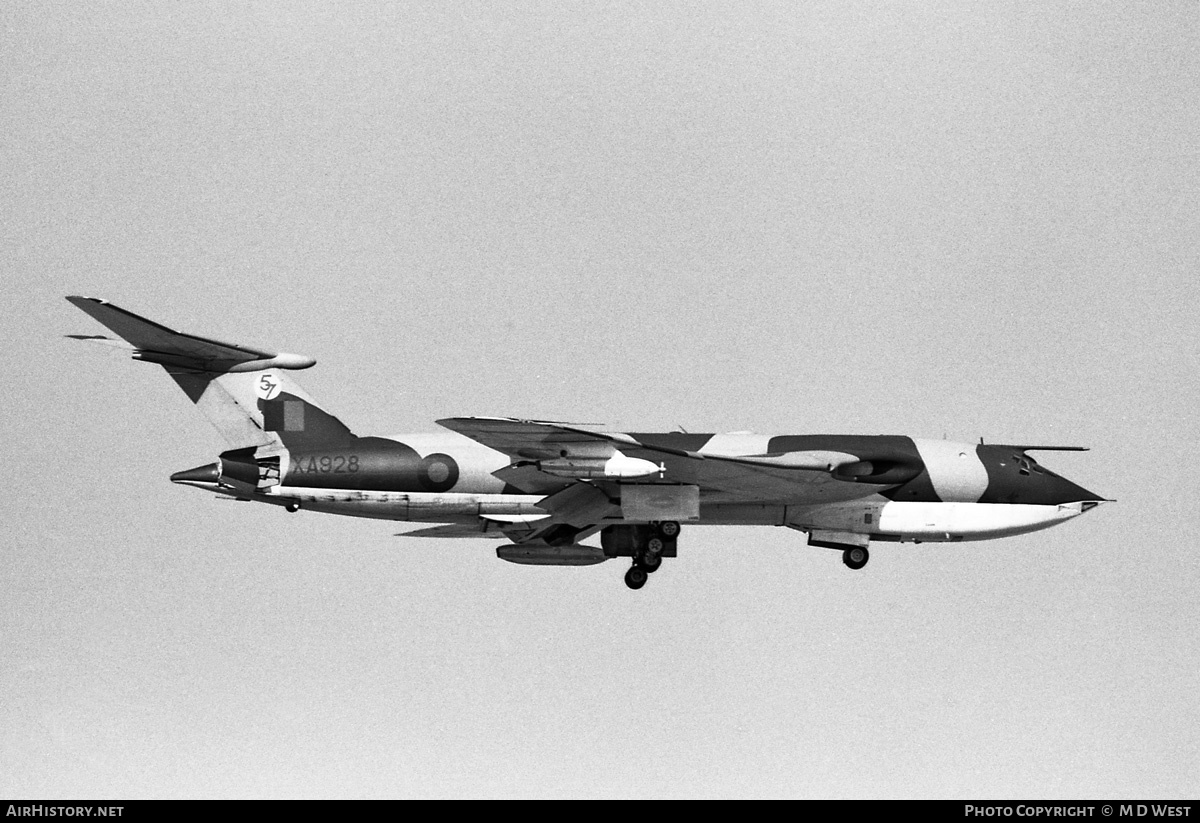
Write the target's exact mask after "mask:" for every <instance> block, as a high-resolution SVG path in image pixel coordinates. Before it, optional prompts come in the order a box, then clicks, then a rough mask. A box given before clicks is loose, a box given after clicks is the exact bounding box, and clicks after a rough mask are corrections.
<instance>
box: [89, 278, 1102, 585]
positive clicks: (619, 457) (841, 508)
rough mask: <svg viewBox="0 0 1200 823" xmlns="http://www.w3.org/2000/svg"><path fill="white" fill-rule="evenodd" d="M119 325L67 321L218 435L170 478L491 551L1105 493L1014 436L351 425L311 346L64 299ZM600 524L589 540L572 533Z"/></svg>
mask: <svg viewBox="0 0 1200 823" xmlns="http://www.w3.org/2000/svg"><path fill="white" fill-rule="evenodd" d="M67 300H69V301H70V302H71V303H73V304H74V305H75V306H77V307H79V308H80V309H82V310H83V311H85V312H87V313H88V314H90V315H91V316H92V317H93V318H95V319H96V320H98V321H99V322H100V323H102V324H103V325H105V326H107V327H108V328H109V329H110V330H111V331H112V332H114V333H115V334H116V335H117V338H119V339H114V338H110V337H106V336H102V335H69V336H70V337H72V338H75V339H80V340H90V341H95V342H99V343H104V344H108V345H113V346H118V347H121V348H125V349H128V350H130V351H132V353H133V358H134V359H135V360H141V361H144V362H148V363H157V364H159V365H161V366H162V367H163V368H165V369H166V371H167V374H169V375H170V376H171V379H172V380H174V381H175V382H176V384H178V386H179V387H180V388H181V389H183V391H184V393H185V394H186V395H187V396H188V398H190V399H191V401H192V402H193V403H195V404H196V406H197V407H199V409H200V410H201V411H202V412H203V413H204V414H205V415H206V416H207V417H208V419H209V421H210V422H212V424H213V425H214V426H215V427H216V428H217V430H218V431H219V432H220V433H221V434H222V435H223V436H224V438H225V439H226V440H227V441H228V443H229V446H230V448H229V449H228V450H227V451H224V452H222V453H221V455H220V456H219V457H218V459H217V460H216V462H212V463H207V464H205V465H202V466H199V467H197V468H194V469H188V470H186V471H180V472H176V473H175V474H173V475H171V480H172V481H174V482H176V483H181V484H184V485H188V486H194V487H196V488H200V489H204V490H206V491H209V492H214V493H216V494H218V495H224V496H226V497H230V498H236V499H239V500H252V501H257V502H260V503H270V504H273V505H276V506H281V507H283V508H286V509H287V510H288V511H290V512H296V511H300V510H304V511H310V512H325V513H328V514H342V515H350V516H352V517H372V518H378V519H382V520H400V521H411V522H416V523H420V524H424V526H423V527H422V528H418V529H417V530H415V531H411V532H407V533H406V535H407V536H412V537H428V538H439V537H440V538H463V537H482V538H493V539H501V540H503V541H504V543H503V545H501V546H499V547H498V548H497V549H496V554H497V556H499V557H500V558H501V559H502V560H507V561H509V562H512V563H523V564H529V565H557V566H587V565H593V564H596V563H603V562H604V561H606V560H610V559H613V558H621V557H624V558H629V559H630V561H631V565H630V567H629V569H628V571H627V572H626V573H625V583H626V585H628V586H629V587H630V588H631V589H640V588H641V587H642V586H644V585H645V583H646V580H647V577H648V575H650V574H651V573H653V572H655V571H657V570H658V569H659V568H660V566H661V564H662V561H663V558H667V557H675V556H676V554H677V551H676V550H677V543H678V539H679V534H680V530H681V527H682V525H683V524H725V525H755V526H787V527H789V528H792V529H797V530H799V531H802V532H807V534H808V545H810V546H819V547H823V548H827V549H834V550H837V551H840V552H841V553H842V561H843V562H844V563H845V564H846V565H847V566H848V567H850V568H851V569H861V568H862V567H863V566H865V565H866V564H867V559H868V545H869V544H870V542H871V541H873V540H874V541H884V542H901V543H903V542H913V543H920V542H957V541H965V540H988V539H991V538H997V537H1007V536H1009V535H1016V534H1023V533H1026V532H1032V531H1036V530H1038V529H1044V528H1047V527H1049V526H1053V525H1056V524H1058V523H1062V522H1064V521H1066V520H1070V519H1071V518H1073V517H1076V516H1078V515H1080V514H1082V513H1084V512H1086V511H1089V510H1090V509H1092V508H1094V507H1095V506H1097V505H1098V504H1100V503H1101V502H1105V501H1104V498H1102V497H1100V496H1099V495H1097V494H1094V493H1092V492H1090V491H1088V490H1087V489H1084V488H1081V487H1079V486H1077V485H1075V484H1074V483H1072V482H1070V481H1069V480H1066V479H1065V478H1063V477H1060V476H1059V475H1057V474H1055V473H1054V472H1052V471H1050V470H1048V469H1046V468H1043V467H1042V466H1041V465H1040V464H1038V463H1037V462H1036V461H1035V460H1034V459H1033V458H1032V457H1030V455H1029V452H1031V451H1039V450H1040V451H1047V450H1050V451H1053V450H1058V451H1084V449H1081V448H1078V447H1074V446H1030V445H991V444H988V445H984V444H983V443H982V441H981V442H980V443H978V444H974V443H955V442H950V441H946V440H923V439H917V438H910V437H900V436H884V435H881V436H867V435H814V434H801V435H777V436H772V435H761V434H748V433H734V434H691V433H686V432H667V433H637V432H629V433H624V432H605V431H599V430H596V429H595V428H594V427H587V426H581V425H569V424H565V423H555V422H548V421H540V420H522V419H518V418H512V417H451V418H447V419H445V420H439V421H437V422H438V423H439V424H440V425H441V426H442V427H443V428H444V429H446V431H444V432H441V433H436V434H412V435H400V436H396V437H371V436H360V435H356V434H354V433H353V432H351V431H350V429H349V428H347V427H346V426H345V424H343V423H342V422H341V421H340V420H338V419H337V418H336V417H334V416H333V415H331V414H330V413H328V412H327V411H325V410H324V409H323V408H321V407H320V406H319V405H317V403H316V401H314V400H313V399H312V398H311V397H309V396H308V395H307V394H305V392H304V391H303V390H302V389H300V387H299V386H297V385H296V383H295V382H294V381H293V380H292V379H291V377H289V375H288V374H287V372H289V371H292V370H296V369H306V368H309V367H310V366H312V365H314V364H315V362H316V361H315V360H313V359H312V358H311V357H304V356H301V355H296V354H286V353H281V352H272V351H262V350H259V349H254V348H248V347H246V346H238V345H234V344H231V343H222V342H220V341H217V340H211V339H208V338H204V337H197V336H195V335H191V334H183V333H180V332H176V331H172V330H171V329H168V328H166V327H165V326H161V325H159V324H158V323H155V322H153V321H150V320H147V319H145V318H143V317H139V316H138V315H136V314H133V313H132V312H128V311H126V310H124V309H121V308H118V307H117V306H114V305H112V304H111V303H109V302H107V301H104V300H98V299H95V298H90V297H68V298H67ZM592 539H598V542H599V545H595V543H594V542H593V543H585V542H584V541H586V540H592Z"/></svg>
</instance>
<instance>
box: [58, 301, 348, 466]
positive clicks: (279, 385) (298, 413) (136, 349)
mask: <svg viewBox="0 0 1200 823" xmlns="http://www.w3.org/2000/svg"><path fill="white" fill-rule="evenodd" d="M67 300H68V301H70V302H71V303H72V304H74V305H75V306H77V307H78V308H80V309H82V310H83V311H85V312H87V313H88V314H90V315H91V316H92V317H93V318H95V319H96V320H98V321H99V322H100V323H102V324H103V325H105V326H107V327H108V328H109V329H110V330H111V331H113V332H114V333H115V334H116V335H117V336H118V337H119V338H120V339H119V340H114V339H113V338H110V337H105V336H103V335H76V334H72V335H68V337H71V338H73V339H75V340H86V341H89V342H95V343H103V344H106V345H110V346H117V347H119V348H123V349H126V350H129V351H131V352H132V353H133V359H134V360H142V361H145V362H148V363H157V364H159V365H161V366H162V367H163V368H164V369H166V371H167V374H169V375H170V376H171V379H172V380H174V381H175V383H176V384H177V385H178V386H179V388H181V389H183V391H184V393H185V394H186V395H187V396H188V397H189V398H190V399H191V401H192V402H193V403H195V404H196V406H197V407H198V408H199V409H200V411H202V412H203V413H204V415H205V416H206V417H207V418H208V420H209V422H211V423H212V424H213V426H215V427H216V429H217V431H219V432H220V433H221V436H222V437H224V438H225V440H226V441H228V442H229V445H230V446H231V447H232V448H234V449H240V448H248V447H259V446H268V447H270V446H280V445H282V446H283V447H286V448H288V449H300V450H303V449H305V448H308V447H311V446H315V445H318V444H320V445H330V444H334V443H338V442H343V441H348V440H353V439H354V435H353V434H352V433H351V432H350V429H348V428H347V427H346V425H345V424H344V423H342V421H340V420H338V419H337V418H336V417H334V416H333V415H331V414H329V413H328V412H326V411H325V410H324V409H322V408H321V407H320V406H318V405H317V404H316V402H315V401H314V400H313V399H312V398H311V397H309V396H308V395H307V394H306V393H305V392H304V390H303V389H301V388H300V387H299V386H298V385H297V384H296V382H295V381H294V380H292V378H291V377H290V376H289V375H288V374H286V372H287V371H291V370H296V369H307V368H309V367H310V366H312V365H314V364H315V363H316V362H317V361H316V360H314V359H313V358H311V357H305V356H303V355H298V354H287V353H285V352H269V351H263V350H261V349H253V348H249V347H246V346H239V345H235V344H233V343H223V342H221V341H219V340H212V339H209V338H205V337H197V336H195V335H191V334H184V333H182V332H177V331H174V330H172V329H168V328H167V327H166V326H162V325H159V324H158V323H155V322H154V321H152V320H147V319H146V318H144V317H139V316H138V315H136V314H134V313H133V312H129V311H126V310H125V309H122V308H119V307H117V306H114V305H113V304H111V303H109V302H108V301H106V300H98V299H96V298H94V297H68V298H67Z"/></svg>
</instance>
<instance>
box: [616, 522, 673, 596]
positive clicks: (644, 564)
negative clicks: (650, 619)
mask: <svg viewBox="0 0 1200 823" xmlns="http://www.w3.org/2000/svg"><path fill="white" fill-rule="evenodd" d="M679 531H680V529H679V524H678V523H677V522H675V521H674V520H664V521H662V522H660V523H652V524H651V525H650V529H649V532H648V534H649V536H648V537H647V538H643V539H642V540H637V541H636V543H635V548H634V553H633V565H632V566H630V567H629V571H627V572H625V585H626V586H628V587H629V588H631V589H640V588H641V587H642V586H645V585H646V581H647V580H648V579H649V577H650V575H651V574H653V573H654V572H656V571H658V570H659V568H660V567H661V566H662V561H663V551H664V550H666V549H667V547H668V546H671V547H672V548H673V544H674V543H675V540H676V539H677V538H678V537H679Z"/></svg>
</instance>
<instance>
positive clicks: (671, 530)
mask: <svg viewBox="0 0 1200 823" xmlns="http://www.w3.org/2000/svg"><path fill="white" fill-rule="evenodd" d="M658 533H659V534H660V535H662V536H663V537H664V538H666V539H667V540H670V539H671V538H673V537H678V536H679V523H678V522H677V521H675V520H664V521H662V522H661V523H659V524H658Z"/></svg>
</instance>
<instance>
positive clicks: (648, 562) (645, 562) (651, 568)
mask: <svg viewBox="0 0 1200 823" xmlns="http://www.w3.org/2000/svg"><path fill="white" fill-rule="evenodd" d="M638 565H639V566H641V567H642V568H643V569H645V570H646V573H647V574H653V573H654V572H656V571H658V570H659V567H661V566H662V555H661V554H647V555H646V556H645V557H643V558H642V559H641V560H639V561H638Z"/></svg>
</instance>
